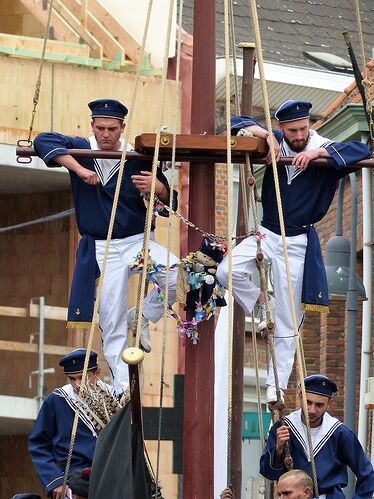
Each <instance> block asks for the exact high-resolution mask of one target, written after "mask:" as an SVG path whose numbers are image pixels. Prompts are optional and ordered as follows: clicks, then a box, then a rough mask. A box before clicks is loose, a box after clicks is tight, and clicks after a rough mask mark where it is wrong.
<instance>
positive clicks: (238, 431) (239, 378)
mask: <svg viewBox="0 0 374 499" xmlns="http://www.w3.org/2000/svg"><path fill="white" fill-rule="evenodd" d="M239 47H240V48H242V49H243V79H242V99H241V100H242V102H241V114H242V115H245V116H250V115H251V113H252V87H253V74H254V44H253V43H241V44H239ZM246 190H247V199H249V189H248V186H247V184H246ZM244 209H247V210H248V206H246V207H244ZM245 233H246V227H245V223H244V210H243V190H242V185H241V184H239V196H238V217H237V222H236V235H237V236H239V235H241V234H245ZM233 331H234V336H233V345H232V355H233V363H232V434H231V440H232V445H231V484H232V488H233V491H234V494H235V497H236V498H237V499H240V497H241V491H242V418H243V390H244V372H243V371H244V344H245V313H244V311H243V309H242V308H241V306H240V305H239V304H238V303H237V302H235V303H234V327H233Z"/></svg>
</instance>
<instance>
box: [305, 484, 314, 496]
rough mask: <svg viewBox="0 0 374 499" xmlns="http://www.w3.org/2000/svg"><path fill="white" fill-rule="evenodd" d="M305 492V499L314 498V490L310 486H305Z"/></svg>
mask: <svg viewBox="0 0 374 499" xmlns="http://www.w3.org/2000/svg"><path fill="white" fill-rule="evenodd" d="M304 494H305V499H312V497H313V494H312V490H311V489H310V487H305V489H304Z"/></svg>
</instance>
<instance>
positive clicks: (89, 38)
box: [53, 0, 103, 59]
mask: <svg viewBox="0 0 374 499" xmlns="http://www.w3.org/2000/svg"><path fill="white" fill-rule="evenodd" d="M53 8H54V10H55V11H56V12H57V13H58V14H59V15H60V16H61V17H62V19H64V20H65V21H66V22H67V23H68V24H69V25H70V26H71V27H72V28H73V30H74V31H75V32H76V33H78V35H79V36H80V37H81V38H82V40H84V42H85V43H87V45H88V46H89V47H90V48H91V56H92V57H94V58H97V59H102V56H103V47H102V45H101V44H100V43H99V42H98V40H97V39H96V38H95V37H94V36H93V35H91V33H90V32H89V31H87V30H86V29H84V27H83V26H82V24H81V23H80V21H79V19H77V18H76V17H75V16H74V15H73V14H72V12H71V11H70V10H69V9H68V8H67V7H66V6H65V4H64V3H63V2H62V1H61V0H55V1H54V3H53Z"/></svg>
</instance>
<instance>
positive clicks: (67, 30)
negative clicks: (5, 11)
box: [19, 0, 79, 43]
mask: <svg viewBox="0 0 374 499" xmlns="http://www.w3.org/2000/svg"><path fill="white" fill-rule="evenodd" d="M19 1H20V2H21V4H22V5H23V6H24V7H26V9H27V10H28V11H29V12H30V13H31V14H32V15H33V16H34V17H35V18H36V19H37V20H38V21H39V22H40V23H41V24H42V25H43V26H44V27H46V26H47V20H48V9H46V10H44V9H43V5H42V3H43V2H35V1H34V0H19ZM51 27H53V33H54V36H55V38H56V39H57V40H61V41H65V42H75V43H79V35H78V34H77V33H76V32H75V31H74V30H73V29H72V28H71V27H70V26H69V25H68V24H67V23H66V22H65V21H64V20H63V19H62V18H61V16H60V15H59V14H58V13H57V12H55V11H53V12H52V16H51Z"/></svg>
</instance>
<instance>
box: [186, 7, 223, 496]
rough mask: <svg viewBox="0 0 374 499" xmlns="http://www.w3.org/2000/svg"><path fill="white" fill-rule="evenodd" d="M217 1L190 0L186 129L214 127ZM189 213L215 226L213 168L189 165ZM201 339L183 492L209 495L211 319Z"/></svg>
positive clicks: (193, 367)
mask: <svg viewBox="0 0 374 499" xmlns="http://www.w3.org/2000/svg"><path fill="white" fill-rule="evenodd" d="M215 4H216V2H215V0H195V2H194V32H193V35H194V40H193V70H192V105H191V132H192V133H199V134H203V133H208V134H214V133H215V107H216V84H215V64H216V36H215V32H216V26H215V24H216V15H215V12H216V5H215ZM189 208H190V210H189V218H190V220H194V222H195V223H196V224H197V225H198V226H199V227H204V230H206V231H208V232H214V231H215V168H214V166H213V165H212V164H204V163H202V164H199V165H198V167H197V168H196V165H195V166H194V167H193V168H190V186H189ZM200 243H201V235H200V234H199V233H197V232H196V231H193V230H191V229H190V230H189V233H188V248H189V250H190V251H196V250H197V248H198V247H199V245H200ZM199 335H200V341H199V343H198V345H196V346H195V345H193V344H192V342H190V341H188V340H187V343H186V366H185V390H184V393H185V395H184V436H183V441H184V449H183V497H184V498H185V499H194V498H196V499H202V498H204V499H209V498H212V497H213V481H214V473H213V471H214V470H213V461H214V459H213V457H214V435H213V433H214V320H210V321H206V322H203V323H201V324H199Z"/></svg>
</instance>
